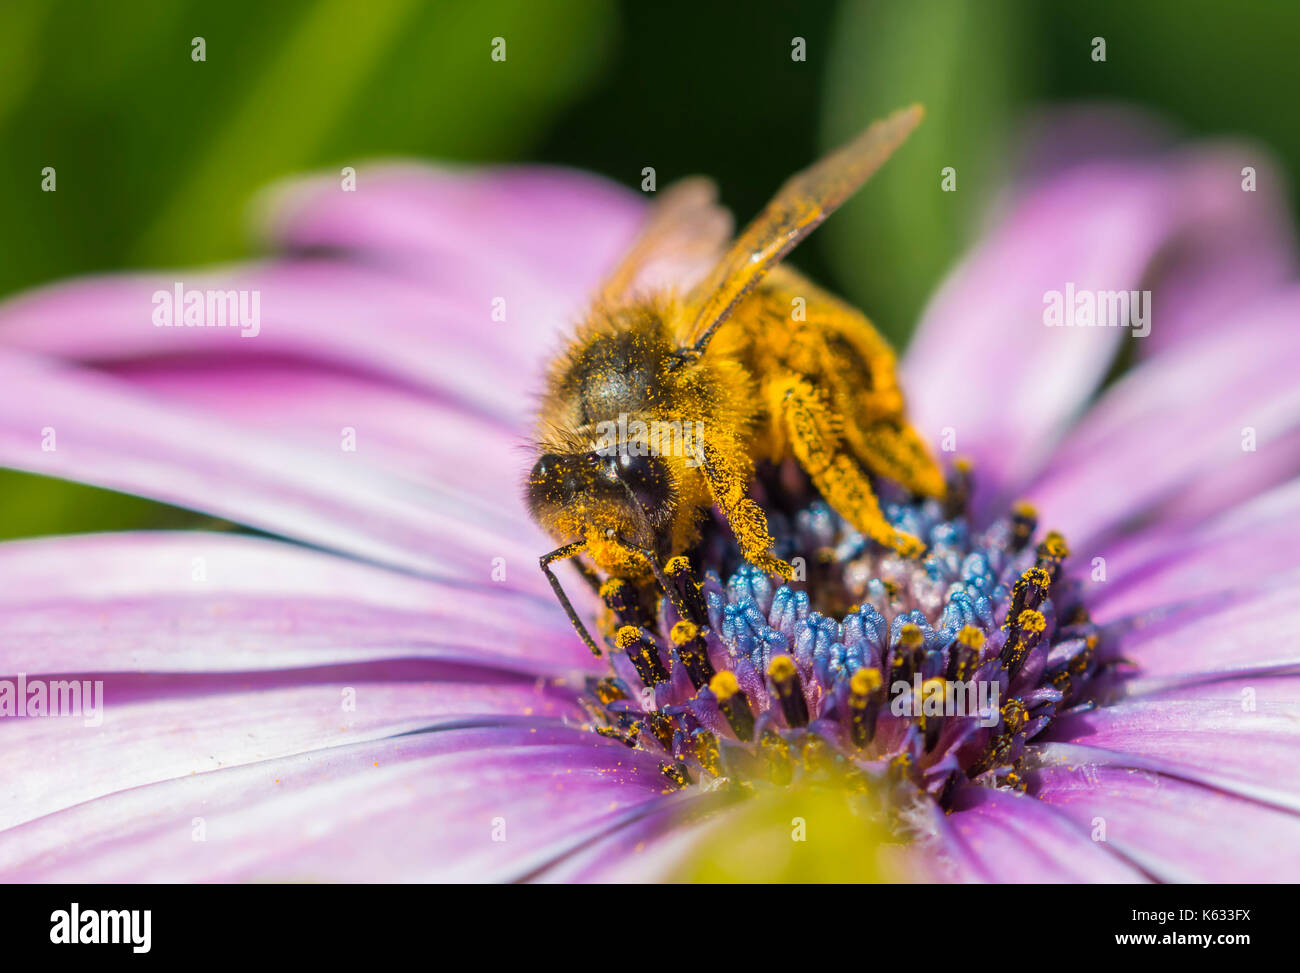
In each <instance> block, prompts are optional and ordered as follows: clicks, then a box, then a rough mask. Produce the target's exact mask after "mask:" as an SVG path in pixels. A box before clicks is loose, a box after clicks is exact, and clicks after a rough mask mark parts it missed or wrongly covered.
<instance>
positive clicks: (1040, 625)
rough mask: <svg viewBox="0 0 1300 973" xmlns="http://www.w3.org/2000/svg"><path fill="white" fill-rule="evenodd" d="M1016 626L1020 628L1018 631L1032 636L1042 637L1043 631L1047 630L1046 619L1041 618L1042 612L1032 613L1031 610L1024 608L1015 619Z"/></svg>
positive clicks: (1032, 610)
mask: <svg viewBox="0 0 1300 973" xmlns="http://www.w3.org/2000/svg"><path fill="white" fill-rule="evenodd" d="M1016 624H1017V625H1018V626H1020V630H1021V631H1023V632H1028V633H1030V634H1032V635H1042V634H1043V631H1044V630H1045V629H1046V628H1047V619H1045V618H1044V617H1043V613H1042V612H1039V611H1034V609H1032V608H1026V609H1025V610H1024V611H1022V612H1021V613H1020V614H1019V615H1018V616H1017V617H1016Z"/></svg>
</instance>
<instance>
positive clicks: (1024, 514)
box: [1011, 500, 1038, 520]
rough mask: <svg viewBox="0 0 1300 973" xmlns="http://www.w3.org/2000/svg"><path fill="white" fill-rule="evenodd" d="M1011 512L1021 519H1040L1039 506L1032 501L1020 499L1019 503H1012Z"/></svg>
mask: <svg viewBox="0 0 1300 973" xmlns="http://www.w3.org/2000/svg"><path fill="white" fill-rule="evenodd" d="M1011 513H1012V515H1013V516H1015V517H1019V518H1020V519H1021V520H1037V519H1038V508H1037V507H1035V506H1034V505H1033V504H1032V503H1028V502H1026V501H1024V500H1020V501H1018V502H1017V503H1014V504H1012V506H1011Z"/></svg>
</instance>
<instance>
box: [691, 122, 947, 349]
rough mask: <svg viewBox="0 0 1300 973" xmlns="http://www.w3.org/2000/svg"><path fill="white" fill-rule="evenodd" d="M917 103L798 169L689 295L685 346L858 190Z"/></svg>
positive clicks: (704, 334) (908, 128)
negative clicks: (807, 166)
mask: <svg viewBox="0 0 1300 973" xmlns="http://www.w3.org/2000/svg"><path fill="white" fill-rule="evenodd" d="M923 114H924V111H923V109H922V108H921V106H920V105H912V106H911V107H909V108H903V109H900V110H899V111H896V112H894V113H893V114H892V115H890V116H889V117H888V118H885V119H883V120H881V121H877V122H873V123H872V125H871V126H870V127H869V128H868V129H867V130H866V131H865V132H863V133H862V134H861V135H859V136H858V137H857V138H855V139H854V140H853V141H852V142H849V143H848V144H847V145H844V146H841V147H840V148H839V149H836V150H835V151H834V152H832V153H831V154H830V155H828V156H826V157H824V158H823V159H821V160H820V161H818V162H816V163H814V164H813V165H812V166H810V167H809V168H807V169H805V170H803V171H802V172H799V173H796V174H795V175H793V176H791V177H790V179H789V180H788V181H787V182H786V183H785V185H784V186H782V187H781V188H780V190H779V191H778V192H777V194H776V196H775V197H774V198H773V199H772V201H771V202H770V203H768V204H767V206H766V207H764V209H763V211H762V212H761V213H759V214H758V216H756V217H755V218H754V221H753V222H752V223H750V224H749V226H747V227H746V228H745V232H744V233H742V234H741V235H740V236H739V237H737V238H736V241H735V243H733V244H732V246H731V249H729V250H728V251H727V253H726V255H725V256H724V257H723V258H722V261H721V262H720V263H719V264H718V265H717V266H716V267H715V268H714V269H713V271H712V272H711V273H710V274H709V275H708V276H707V277H705V278H704V279H703V280H702V281H701V282H700V283H699V284H698V285H696V287H695V288H694V290H692V291H691V294H690V295H689V297H688V299H687V313H686V315H685V318H684V320H686V321H687V322H688V325H687V330H686V332H685V334H684V335H683V339H684V340H683V344H684V345H693V346H695V348H696V350H697V351H702V350H703V349H704V346H705V345H707V344H708V340H709V338H710V337H712V335H713V332H714V330H716V329H717V327H718V325H720V324H721V323H722V322H723V321H725V320H726V319H727V316H728V315H729V314H730V313H731V312H732V310H733V309H734V308H735V306H736V304H737V303H739V301H740V299H741V298H743V297H744V296H745V295H746V294H747V293H749V291H750V290H751V289H752V288H753V287H754V285H756V284H757V283H758V282H759V281H760V280H762V279H763V277H764V275H765V274H767V272H768V271H769V270H771V269H772V268H773V267H774V266H775V265H776V264H777V263H779V262H780V260H781V258H782V257H784V256H785V255H786V254H787V253H789V252H790V250H791V249H792V248H793V247H794V245H795V244H797V243H798V242H799V241H800V240H802V239H803V238H804V237H806V236H807V235H808V234H809V233H811V232H812V231H813V230H814V229H816V228H817V226H818V225H819V224H820V223H821V222H822V220H824V219H826V217H827V216H829V215H830V214H831V213H832V212H834V211H835V210H836V209H837V208H838V207H839V205H840V204H841V203H843V202H844V201H845V200H846V199H848V198H849V197H850V196H852V195H853V194H854V193H855V192H857V190H858V187H860V186H861V185H862V184H863V183H864V182H866V181H867V179H868V178H870V176H871V175H872V173H874V172H875V171H876V170H877V169H879V168H880V166H881V165H882V164H883V163H884V161H885V160H886V159H888V158H889V157H890V155H892V154H893V152H894V150H895V149H897V148H898V147H899V145H901V144H902V142H903V140H904V139H906V138H907V136H908V135H910V134H911V132H912V129H914V128H916V126H917V124H918V123H919V122H920V121H921V116H922V115H923Z"/></svg>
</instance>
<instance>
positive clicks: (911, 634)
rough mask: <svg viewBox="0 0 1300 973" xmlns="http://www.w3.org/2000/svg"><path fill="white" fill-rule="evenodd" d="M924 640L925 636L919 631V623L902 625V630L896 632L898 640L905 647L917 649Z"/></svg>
mask: <svg viewBox="0 0 1300 973" xmlns="http://www.w3.org/2000/svg"><path fill="white" fill-rule="evenodd" d="M924 641H925V636H924V635H923V634H922V633H921V627H920V626H919V625H911V624H909V625H904V626H903V629H902V631H900V632H899V633H898V642H899V644H900V645H901V646H903V648H905V649H919V648H920V647H921V643H922V642H924Z"/></svg>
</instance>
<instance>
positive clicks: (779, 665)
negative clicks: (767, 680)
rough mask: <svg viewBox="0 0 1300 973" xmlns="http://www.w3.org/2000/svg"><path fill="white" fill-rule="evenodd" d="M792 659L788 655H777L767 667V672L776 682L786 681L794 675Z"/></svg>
mask: <svg viewBox="0 0 1300 973" xmlns="http://www.w3.org/2000/svg"><path fill="white" fill-rule="evenodd" d="M795 672H796V670H795V667H794V660H793V659H791V658H790V657H789V656H788V655H778V656H777V657H776V658H774V659H773V660H772V662H771V663H770V664H769V665H768V667H767V674H768V675H769V676H771V677H772V678H773V679H774V680H775V681H776V682H786V681H787V680H790V679H793V678H794V676H795Z"/></svg>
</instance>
